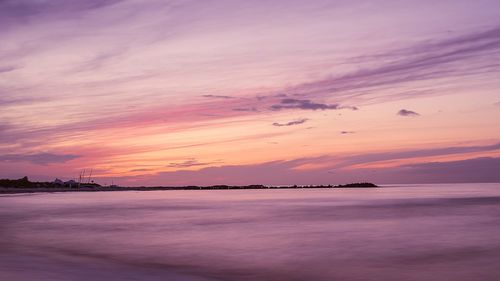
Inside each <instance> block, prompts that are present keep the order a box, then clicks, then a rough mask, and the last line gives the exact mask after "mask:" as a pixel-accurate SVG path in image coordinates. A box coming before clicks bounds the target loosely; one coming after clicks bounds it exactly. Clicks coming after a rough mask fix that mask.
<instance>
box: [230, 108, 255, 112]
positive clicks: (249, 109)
mask: <svg viewBox="0 0 500 281" xmlns="http://www.w3.org/2000/svg"><path fill="white" fill-rule="evenodd" d="M233 111H241V112H257V111H258V110H257V108H255V107H248V108H242V107H240V108H233Z"/></svg>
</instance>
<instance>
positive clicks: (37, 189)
mask: <svg viewBox="0 0 500 281" xmlns="http://www.w3.org/2000/svg"><path fill="white" fill-rule="evenodd" d="M376 187H379V186H377V185H375V184H372V183H354V184H346V185H335V186H334V185H305V186H298V185H292V186H265V185H248V186H227V185H215V186H172V187H169V186H155V187H80V188H69V187H0V194H18V193H51V192H106V191H108V192H109V191H167V190H246V189H345V188H376Z"/></svg>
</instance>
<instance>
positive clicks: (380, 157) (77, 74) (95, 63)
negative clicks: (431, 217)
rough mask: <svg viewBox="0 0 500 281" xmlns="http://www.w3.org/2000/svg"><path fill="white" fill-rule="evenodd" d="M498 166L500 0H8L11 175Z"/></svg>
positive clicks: (5, 68)
mask: <svg viewBox="0 0 500 281" xmlns="http://www.w3.org/2000/svg"><path fill="white" fill-rule="evenodd" d="M91 168H92V169H93V176H94V177H95V180H96V181H97V182H99V183H101V184H104V183H108V184H109V183H110V182H111V181H113V182H114V183H117V184H121V185H133V186H140V185H187V184H199V185H211V184H329V183H332V184H338V183H345V182H352V181H373V182H377V183H420V182H492V181H493V182H495V181H496V182H500V1H498V0H491V1H482V0H476V1H468V0H467V1H460V0H441V1H435V0H434V1H426V0H415V1H409V0H408V1H399V0H398V1H395V0H394V1H391V0H383V1H362V0H359V1H352V0H329V1H323V0H314V1H303V0H286V1H285V0H282V1H278V0H276V1H237V0H227V1H225V0H220V1H216V0H214V1H212V0H205V1H182V0H178V1H167V0H162V1H154V0H151V1H146V0H142V1H141V0H130V1H119V0H88V1H64V0H50V1H49V0H31V1H29V0H3V1H0V178H18V177H22V176H25V175H27V176H28V177H30V179H32V180H53V179H54V178H56V177H58V178H61V179H64V180H68V179H71V178H77V177H78V174H79V173H80V171H81V170H83V169H87V170H89V169H91Z"/></svg>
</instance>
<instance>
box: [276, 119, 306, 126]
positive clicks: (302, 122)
mask: <svg viewBox="0 0 500 281" xmlns="http://www.w3.org/2000/svg"><path fill="white" fill-rule="evenodd" d="M307 120H308V119H305V118H303V119H299V120H295V121H290V122H287V123H277V122H274V123H273V124H272V125H273V126H276V127H283V126H294V125H300V124H304V123H305V122H307Z"/></svg>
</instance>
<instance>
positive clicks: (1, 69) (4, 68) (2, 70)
mask: <svg viewBox="0 0 500 281" xmlns="http://www.w3.org/2000/svg"><path fill="white" fill-rule="evenodd" d="M16 69H17V67H15V66H12V65H7V66H0V73H5V72H11V71H14V70H16Z"/></svg>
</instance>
